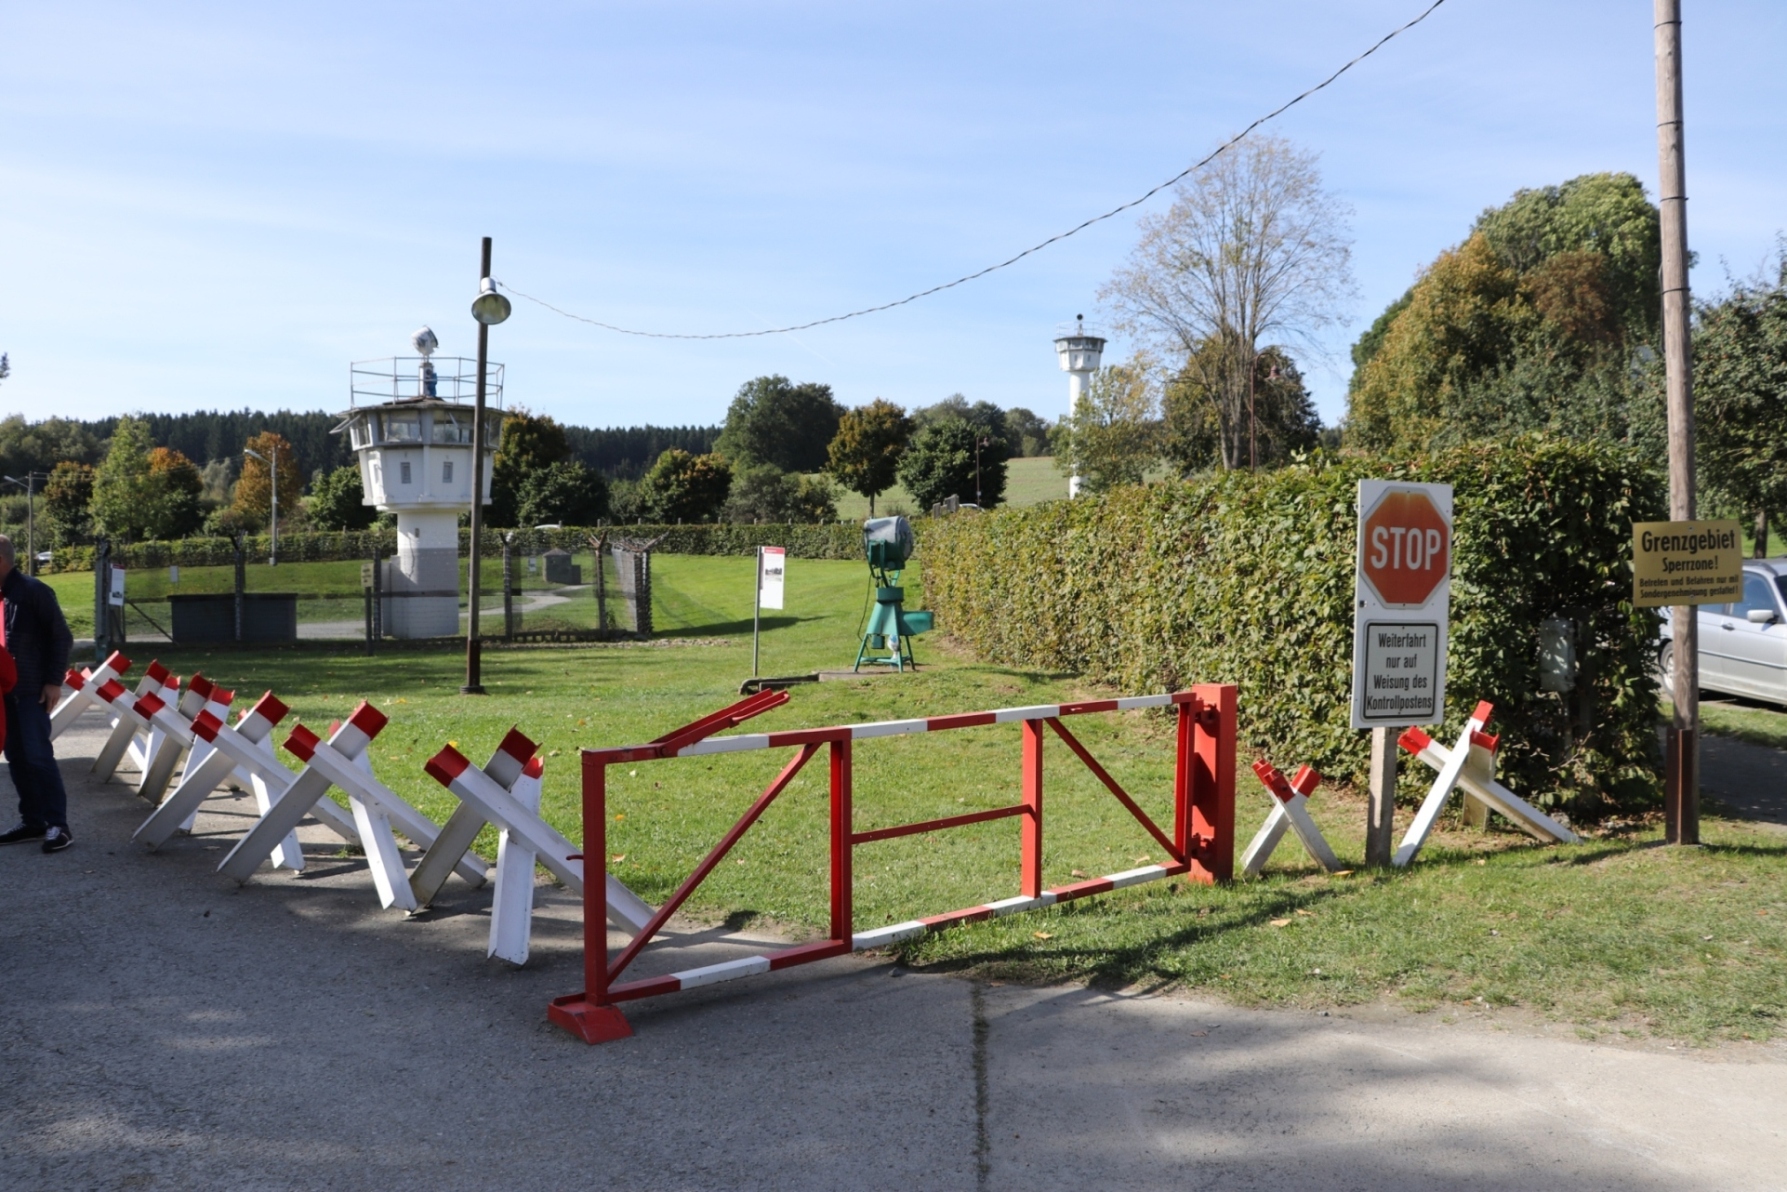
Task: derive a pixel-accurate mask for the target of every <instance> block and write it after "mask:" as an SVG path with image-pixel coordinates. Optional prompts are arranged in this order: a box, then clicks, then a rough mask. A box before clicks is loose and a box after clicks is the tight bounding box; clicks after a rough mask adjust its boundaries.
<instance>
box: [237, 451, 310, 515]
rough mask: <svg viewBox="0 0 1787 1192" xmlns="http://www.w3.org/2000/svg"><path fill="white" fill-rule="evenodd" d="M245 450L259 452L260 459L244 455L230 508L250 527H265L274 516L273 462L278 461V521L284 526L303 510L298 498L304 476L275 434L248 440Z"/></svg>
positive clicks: (300, 495) (293, 454)
mask: <svg viewBox="0 0 1787 1192" xmlns="http://www.w3.org/2000/svg"><path fill="white" fill-rule="evenodd" d="M246 447H247V449H248V450H249V451H255V452H258V453H259V454H260V456H261V458H259V459H256V458H255V457H254V456H252V455H249V454H247V452H246V451H245V452H244V453H243V458H242V472H241V475H240V476H239V477H238V478H237V480H236V494H235V499H234V501H233V502H232V504H231V508H232V509H234V510H235V511H236V514H237V516H239V517H241V518H243V519H245V520H246V521H248V522H249V523H250V524H252V525H256V526H265V525H267V524H268V523H269V522H270V521H271V520H272V516H273V470H272V469H273V467H274V462H273V461H278V462H277V467H278V469H279V520H280V521H281V522H284V521H285V520H286V519H287V518H288V517H293V516H295V515H297V514H298V513H299V512H300V511H301V510H302V509H303V505H302V504H301V503H300V501H299V498H300V497H302V496H303V495H304V473H303V472H302V471H301V470H300V468H299V464H298V454H297V452H295V451H293V450H292V445H291V444H290V443H288V442H287V441H286V439H285V436H284V435H281V434H279V433H278V432H277V431H271V430H264V431H262V432H261V433H260V434H258V435H254V436H252V437H250V438H249V440H248V442H247V444H246Z"/></svg>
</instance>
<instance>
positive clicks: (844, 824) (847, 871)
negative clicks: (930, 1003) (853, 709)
mask: <svg viewBox="0 0 1787 1192" xmlns="http://www.w3.org/2000/svg"><path fill="white" fill-rule="evenodd" d="M850 763H851V756H850V742H849V741H833V742H832V743H831V938H832V939H834V940H837V941H839V942H841V943H845V944H848V943H849V942H850V938H851V936H852V935H854V934H855V932H856V913H855V880H856V878H855V871H854V869H853V867H852V864H851V863H852V861H853V859H854V852H855V849H854V846H853V845H852V844H851V843H850V835H851V833H852V832H853V831H854V830H855V828H854V826H853V825H854V823H855V817H854V815H853V813H852V810H851V765H850Z"/></svg>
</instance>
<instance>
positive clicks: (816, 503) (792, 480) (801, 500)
mask: <svg viewBox="0 0 1787 1192" xmlns="http://www.w3.org/2000/svg"><path fill="white" fill-rule="evenodd" d="M721 516H722V518H723V520H725V521H729V522H788V523H794V524H801V525H805V524H811V523H816V522H835V521H837V520H838V504H837V494H836V493H835V492H834V491H833V489H832V486H831V482H830V481H829V480H827V479H826V478H825V477H824V476H797V475H794V474H792V473H789V472H784V471H782V470H780V469H779V468H772V467H768V466H763V467H755V468H746V469H744V470H742V471H739V472H735V473H734V474H733V477H732V493H731V495H730V496H728V497H727V498H726V505H725V508H724V509H723V510H722V511H721Z"/></svg>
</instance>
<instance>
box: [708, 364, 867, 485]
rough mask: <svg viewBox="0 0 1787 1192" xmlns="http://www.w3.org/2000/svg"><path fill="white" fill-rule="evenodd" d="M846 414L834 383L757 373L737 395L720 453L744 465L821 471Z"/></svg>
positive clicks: (722, 434) (719, 444) (718, 448)
mask: <svg viewBox="0 0 1787 1192" xmlns="http://www.w3.org/2000/svg"><path fill="white" fill-rule="evenodd" d="M843 414H844V407H843V406H841V405H839V404H838V402H837V400H836V399H835V398H833V397H832V394H831V386H830V385H822V384H819V383H818V382H814V381H808V382H805V383H803V384H799V385H796V384H794V383H793V382H791V381H789V379H788V378H787V377H783V376H769V377H757V378H756V379H754V380H750V381H746V382H745V383H744V384H743V385H742V386H740V388H739V391H738V396H736V397H734V398H733V399H732V405H731V406H730V407H729V408H728V409H727V411H726V427H725V429H724V430H722V431H721V432H720V438H719V440H718V441H717V442H716V443H715V444H714V451H715V452H717V453H718V454H720V455H724V456H725V457H726V458H727V459H729V460H732V461H734V462H736V463H739V464H773V465H774V466H776V467H778V468H780V469H782V470H783V471H784V472H817V471H819V470H820V469H822V468H824V467H825V462H826V454H825V449H826V447H827V445H828V444H830V443H831V441H832V439H833V438H834V437H835V436H836V435H837V433H838V419H840V418H841V417H843Z"/></svg>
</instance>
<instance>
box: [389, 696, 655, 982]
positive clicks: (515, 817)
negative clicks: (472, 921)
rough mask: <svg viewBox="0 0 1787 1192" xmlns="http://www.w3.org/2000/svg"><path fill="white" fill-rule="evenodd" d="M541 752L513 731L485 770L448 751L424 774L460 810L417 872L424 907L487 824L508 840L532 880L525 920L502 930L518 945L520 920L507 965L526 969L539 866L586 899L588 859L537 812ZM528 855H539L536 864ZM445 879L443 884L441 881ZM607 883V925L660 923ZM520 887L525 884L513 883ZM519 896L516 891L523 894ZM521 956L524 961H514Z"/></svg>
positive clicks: (511, 920)
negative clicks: (449, 868)
mask: <svg viewBox="0 0 1787 1192" xmlns="http://www.w3.org/2000/svg"><path fill="white" fill-rule="evenodd" d="M534 750H535V745H534V743H533V742H532V741H530V740H528V739H527V738H526V737H525V736H523V735H522V734H521V733H520V732H519V731H518V730H515V729H511V730H510V731H509V734H508V736H506V737H504V738H503V742H502V744H501V745H499V746H498V747H497V750H496V752H495V753H493V754H492V755H491V757H490V761H489V762H487V763H486V764H485V765H484V767H483V768H482V769H479V768H478V767H477V766H474V765H472V763H471V762H470V760H468V759H467V758H466V757H465V755H464V754H462V753H460V752H459V750H457V749H455V748H453V746H451V745H448V746H447V747H446V748H444V749H442V750H441V751H440V752H439V753H437V754H435V755H434V757H432V758H430V759H429V761H428V763H427V765H426V766H425V767H424V769H426V770H427V771H428V775H429V777H431V778H433V779H434V780H435V781H436V782H438V783H440V784H441V785H442V786H444V787H446V788H447V789H448V790H450V791H452V792H453V793H454V794H455V795H457V796H458V797H459V800H460V805H459V807H458V809H457V810H455V811H454V812H453V815H452V816H451V817H450V818H449V819H448V820H447V826H446V827H445V828H443V829H442V830H441V835H440V839H439V840H438V841H436V842H435V845H434V847H432V848H430V849H429V852H428V855H427V856H425V857H424V858H423V859H422V863H421V864H419V865H417V866H416V871H415V873H414V874H413V875H412V876H411V879H410V880H411V882H412V883H413V884H414V885H415V887H416V894H417V897H418V898H420V899H422V900H423V901H424V902H427V901H428V900H430V899H432V898H433V897H434V894H435V891H437V890H438V889H439V888H440V881H441V880H444V875H441V871H442V869H443V868H444V866H445V864H446V862H447V861H448V860H450V859H453V858H454V857H455V856H456V855H459V854H462V853H463V852H464V850H465V849H467V848H469V847H470V846H471V842H472V840H473V839H474V838H475V837H476V836H477V835H478V833H479V832H480V831H482V830H483V828H484V825H485V824H486V823H491V824H495V825H496V826H497V827H498V828H499V829H500V830H501V832H502V835H503V837H504V838H506V839H507V840H508V842H509V844H510V846H511V850H512V851H513V852H514V854H515V856H514V861H515V864H514V865H513V866H512V868H511V870H510V872H511V873H512V874H518V873H520V872H522V871H523V870H524V869H525V872H526V876H527V887H526V888H527V897H526V902H525V907H526V914H525V916H523V913H522V911H521V910H519V909H516V910H511V911H510V912H509V917H508V918H505V919H504V920H503V921H502V922H501V924H500V926H501V928H502V930H501V933H500V934H501V935H502V937H503V939H504V940H505V941H512V940H513V939H514V937H515V936H516V934H517V931H518V928H517V923H516V919H517V918H520V924H519V934H520V935H521V940H522V942H521V945H520V946H519V947H516V946H514V945H513V944H512V943H503V944H502V948H503V951H504V952H506V953H508V955H505V956H504V958H505V959H509V960H514V962H515V963H517V964H520V963H522V962H523V961H525V960H526V958H527V947H526V935H527V930H526V929H527V924H528V921H529V919H531V915H532V908H533V894H532V890H533V880H534V879H533V873H534V863H535V862H538V863H539V864H541V865H544V866H545V867H546V870H547V872H549V873H551V874H552V875H553V876H554V877H556V878H558V879H559V880H560V881H561V882H563V883H565V885H566V886H567V887H568V888H569V889H570V890H571V891H572V892H573V893H575V894H578V895H582V894H583V875H584V860H585V859H584V857H583V854H582V853H581V852H580V851H579V850H578V849H577V848H576V846H574V845H573V844H572V843H571V842H570V841H569V840H566V839H565V838H564V836H563V835H561V834H560V833H559V831H558V830H557V829H556V828H554V827H553V826H552V825H551V824H548V823H547V822H546V821H545V820H544V819H541V818H540V815H539V811H538V797H539V796H538V790H537V785H538V782H539V772H540V761H539V758H538V757H537V756H536V755H535V752H534ZM530 771H532V772H533V773H532V782H533V784H534V786H535V787H536V789H535V790H533V791H531V792H529V791H527V790H525V789H523V788H522V786H521V784H522V783H524V782H527V781H529V772H530ZM518 791H520V792H521V794H522V795H524V796H526V797H527V798H531V799H533V800H534V805H533V806H532V807H530V806H528V803H527V801H526V798H523V797H518V794H517V792H518ZM528 854H532V855H531V856H529V855H528ZM437 875H441V876H437ZM604 876H605V878H606V882H605V885H606V897H607V903H606V910H607V916H606V917H607V919H608V920H609V921H610V922H612V923H613V924H614V925H615V926H617V927H620V928H622V929H623V930H626V931H629V932H632V933H634V934H637V933H638V932H639V931H640V930H641V929H642V928H643V927H644V926H645V925H646V923H647V922H649V921H650V919H651V917H652V915H653V913H654V912H653V909H652V908H651V907H650V906H648V905H647V904H646V903H645V901H644V900H643V899H641V898H640V897H639V896H638V895H636V894H634V893H633V891H631V890H629V889H628V888H627V887H626V885H625V884H624V883H622V882H621V880H620V879H619V878H617V877H615V876H614V875H612V874H605V875H604ZM504 880H505V879H504V877H503V870H502V860H501V857H500V856H499V857H498V863H497V882H498V890H499V891H501V890H502V883H503V881H504ZM508 880H511V881H515V882H519V880H520V879H519V878H511V879H508ZM516 892H518V891H512V893H516ZM506 901H507V902H509V903H510V905H511V906H513V907H520V906H521V905H522V903H521V900H519V899H516V898H509V899H507V900H506ZM498 928H499V924H498V923H497V922H496V921H495V920H494V918H493V921H492V923H491V953H490V954H491V955H498V954H500V953H498V952H497V950H496V949H497V947H498V943H499V941H498V935H499V931H498ZM517 954H518V955H519V956H520V957H521V959H519V960H515V956H516V955H517Z"/></svg>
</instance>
